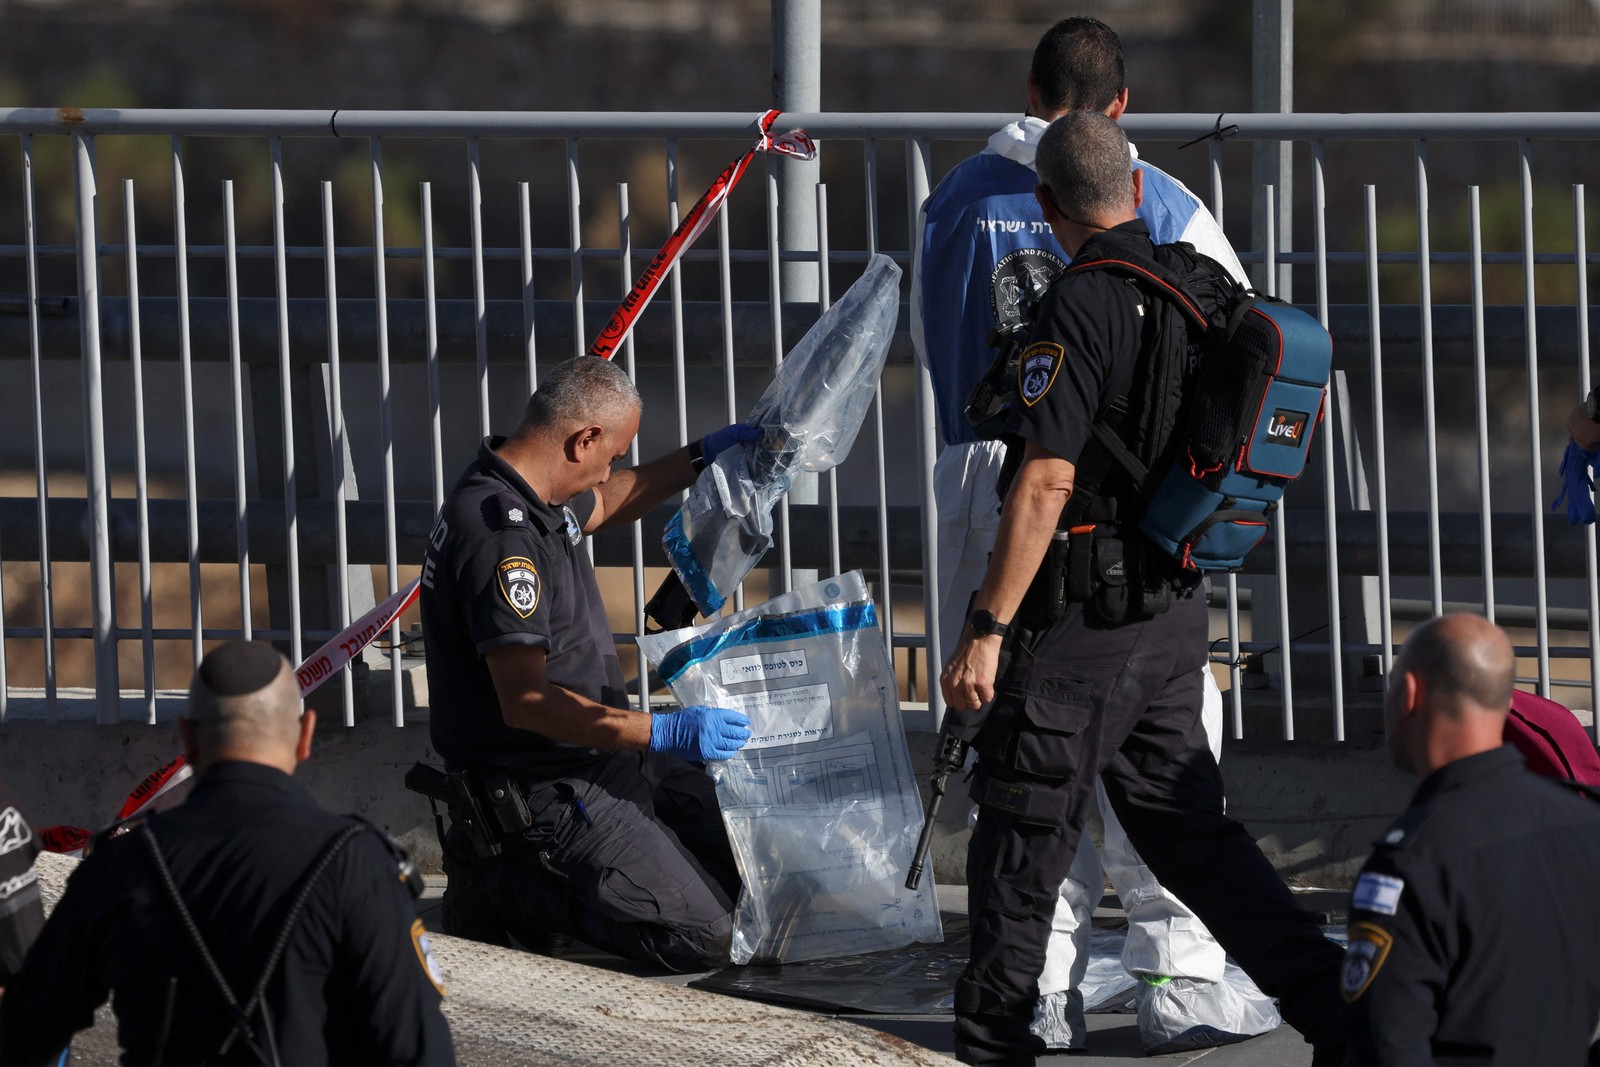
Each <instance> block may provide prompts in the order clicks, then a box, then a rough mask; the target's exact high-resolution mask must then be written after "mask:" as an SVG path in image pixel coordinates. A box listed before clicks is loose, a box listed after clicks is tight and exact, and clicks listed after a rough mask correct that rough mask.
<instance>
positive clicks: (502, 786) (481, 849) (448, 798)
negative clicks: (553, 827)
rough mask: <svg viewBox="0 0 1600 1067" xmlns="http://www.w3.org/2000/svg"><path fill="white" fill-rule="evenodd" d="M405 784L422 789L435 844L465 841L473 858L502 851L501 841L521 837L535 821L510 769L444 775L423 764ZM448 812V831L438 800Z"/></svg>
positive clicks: (488, 855) (408, 772) (484, 857)
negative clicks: (434, 835) (431, 817)
mask: <svg viewBox="0 0 1600 1067" xmlns="http://www.w3.org/2000/svg"><path fill="white" fill-rule="evenodd" d="M405 781H406V788H407V789H410V790H411V791H412V792H415V793H421V794H422V795H423V796H425V797H427V798H428V803H429V804H430V805H431V806H433V816H434V829H435V831H436V832H437V833H438V835H439V847H440V848H443V849H447V850H448V849H449V848H450V844H449V842H451V841H459V840H461V839H463V838H464V839H465V840H466V842H467V844H468V846H469V848H470V850H471V852H472V857H473V858H474V859H488V858H490V857H491V856H498V855H499V854H500V850H501V846H502V842H504V841H505V840H506V839H507V838H512V837H516V836H518V835H520V834H521V833H522V832H523V831H524V830H526V829H527V828H528V827H530V826H532V825H533V813H532V812H531V811H529V809H528V801H527V798H526V797H525V796H524V795H523V790H522V786H521V785H520V783H519V782H518V781H517V778H516V776H515V775H513V774H512V773H511V772H510V771H507V770H503V769H500V768H494V769H490V770H487V771H478V772H473V771H450V772H449V773H446V772H444V771H441V770H439V769H438V768H437V767H430V766H428V765H427V764H426V763H418V764H416V765H414V766H413V767H412V768H411V769H410V770H409V771H407V772H406V779H405ZM439 802H443V803H444V805H445V807H446V809H447V810H448V811H449V813H450V828H451V832H450V833H448V834H446V833H445V830H444V821H443V820H442V819H441V818H440V817H439V809H438V806H437V805H438V803H439Z"/></svg>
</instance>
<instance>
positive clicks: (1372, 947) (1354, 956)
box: [1339, 922, 1394, 1004]
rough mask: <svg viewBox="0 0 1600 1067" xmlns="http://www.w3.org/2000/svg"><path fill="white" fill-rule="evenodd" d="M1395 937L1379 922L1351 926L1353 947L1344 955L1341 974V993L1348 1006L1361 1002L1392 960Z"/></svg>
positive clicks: (1350, 946)
mask: <svg viewBox="0 0 1600 1067" xmlns="http://www.w3.org/2000/svg"><path fill="white" fill-rule="evenodd" d="M1393 945H1394V935H1393V934H1391V933H1389V931H1387V930H1385V929H1384V928H1383V927H1381V926H1378V925H1377V924H1376V923H1365V922H1363V923H1352V924H1351V925H1350V944H1349V947H1347V948H1346V949H1345V953H1344V969H1343V970H1342V971H1341V972H1340V975H1339V993H1340V995H1341V996H1343V997H1344V1002H1345V1003H1346V1004H1353V1003H1355V1002H1356V1001H1357V1000H1359V999H1361V994H1363V993H1365V992H1366V991H1367V987H1368V986H1370V985H1372V980H1373V979H1374V978H1376V977H1377V976H1378V971H1379V970H1380V969H1381V968H1382V967H1383V961H1384V960H1386V959H1388V958H1389V949H1390V948H1391V947H1392V946H1393Z"/></svg>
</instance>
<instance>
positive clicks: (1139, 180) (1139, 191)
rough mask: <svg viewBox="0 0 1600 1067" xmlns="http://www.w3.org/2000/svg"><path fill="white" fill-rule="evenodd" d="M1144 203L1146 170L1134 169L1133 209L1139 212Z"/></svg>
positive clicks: (1141, 168)
mask: <svg viewBox="0 0 1600 1067" xmlns="http://www.w3.org/2000/svg"><path fill="white" fill-rule="evenodd" d="M1143 203H1144V168H1143V167H1134V168H1133V207H1134V210H1136V211H1137V210H1138V209H1139V206H1140V205H1141V204H1143Z"/></svg>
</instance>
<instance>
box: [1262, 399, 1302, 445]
mask: <svg viewBox="0 0 1600 1067" xmlns="http://www.w3.org/2000/svg"><path fill="white" fill-rule="evenodd" d="M1309 418H1310V416H1309V415H1307V414H1306V413H1305V412H1304V411H1287V410H1285V409H1283V408H1279V409H1278V410H1277V411H1274V412H1273V413H1272V419H1271V421H1270V422H1268V423H1267V443H1268V444H1273V445H1284V446H1286V447H1289V448H1298V447H1299V446H1300V437H1301V435H1302V434H1304V433H1305V430H1306V422H1307V420H1308V419H1309Z"/></svg>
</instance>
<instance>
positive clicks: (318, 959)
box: [0, 642, 455, 1064]
mask: <svg viewBox="0 0 1600 1067" xmlns="http://www.w3.org/2000/svg"><path fill="white" fill-rule="evenodd" d="M178 725H179V729H180V730H181V732H182V735H183V741H184V748H185V752H186V754H187V757H188V759H189V761H190V763H191V764H192V765H193V766H194V768H195V770H196V771H197V772H198V774H199V778H198V779H197V780H196V782H195V785H194V790H193V792H192V793H191V794H190V795H189V798H188V800H187V801H185V802H184V803H183V804H182V805H180V806H178V807H176V808H174V809H172V810H171V811H167V812H162V813H160V814H157V815H153V816H151V817H150V818H149V819H148V820H147V821H145V822H143V823H141V824H139V825H137V826H136V827H133V828H132V829H131V830H130V831H129V832H126V833H120V834H118V835H116V836H113V837H111V838H110V839H109V840H106V841H104V842H103V843H101V844H100V845H99V846H98V847H97V848H95V850H94V851H93V853H92V854H91V855H90V856H89V857H88V859H86V860H84V861H83V863H82V865H80V866H79V867H78V869H77V870H76V871H75V872H74V873H73V875H72V878H71V880H70V881H69V882H68V883H67V890H66V893H65V894H63V896H62V898H61V902H60V903H59V904H58V905H57V906H56V909H55V911H54V912H53V913H52V915H51V916H50V921H49V922H47V923H46V924H45V928H44V931H43V932H42V933H41V934H40V935H39V939H38V940H37V941H36V942H35V943H34V946H33V949H32V951H30V952H29V954H28V957H27V961H26V962H25V963H24V965H23V968H22V970H21V972H20V973H19V974H18V975H17V977H16V980H15V982H14V983H13V984H12V985H11V986H10V987H8V988H7V989H6V992H5V996H4V997H0V1063H46V1062H50V1061H52V1060H53V1059H54V1058H55V1057H56V1056H58V1055H59V1054H60V1053H61V1050H62V1049H63V1048H64V1047H66V1044H67V1042H68V1041H69V1040H70V1039H71V1037H72V1035H73V1033H75V1032H76V1031H78V1030H81V1029H83V1028H85V1027H87V1026H90V1025H91V1024H92V1023H93V1021H94V1011H95V1009H96V1008H97V1007H99V1006H100V1004H102V1003H103V1002H104V1001H105V999H106V994H107V992H108V991H109V992H111V993H112V994H113V1003H112V1006H113V1008H114V1009H115V1011H116V1014H117V1036H118V1040H119V1041H120V1043H121V1045H122V1048H123V1050H124V1051H123V1061H122V1062H124V1063H173V1064H176V1063H295V1064H300V1063H329V1064H332V1063H349V1064H372V1063H405V1064H441V1063H445V1064H448V1063H454V1062H455V1053H454V1049H453V1048H452V1045H451V1041H450V1031H449V1029H448V1028H447V1027H446V1026H445V1021H444V1016H443V1015H442V1014H441V1013H440V1011H439V1004H440V998H441V996H442V994H443V991H444V990H443V987H442V985H441V984H440V977H439V974H438V971H437V968H435V967H434V965H433V963H432V959H431V956H430V954H429V949H428V940H427V935H426V934H425V933H424V932H423V930H422V924H421V923H420V922H419V921H418V920H417V919H416V916H415V911H414V909H413V896H412V893H411V892H408V889H407V880H406V878H405V875H406V874H408V873H412V874H414V868H413V867H411V865H410V861H409V860H408V859H407V858H406V857H405V853H404V852H402V851H401V850H400V849H399V846H397V845H395V844H394V843H393V842H392V841H390V840H389V839H388V838H387V837H385V836H384V835H383V834H381V832H379V831H378V830H376V829H375V828H374V827H373V826H371V825H370V824H369V823H366V822H364V821H362V820H359V819H351V818H346V817H342V816H337V815H332V814H329V813H328V812H325V811H323V810H322V809H321V808H319V807H317V805H316V803H315V802H314V801H312V799H311V798H310V796H309V795H307V794H306V792H305V790H304V789H302V788H301V787H300V786H298V785H296V784H295V783H294V781H293V780H292V779H291V778H290V775H291V774H292V773H293V771H294V768H295V764H296V763H298V762H299V761H300V760H303V759H305V758H306V757H307V755H309V753H310V750H311V735H312V731H313V730H314V729H315V726H316V713H315V712H313V711H310V710H307V711H305V713H304V714H303V715H302V714H301V710H300V697H299V689H298V687H297V686H296V683H295V677H294V671H293V670H291V669H290V667H289V664H288V661H287V660H285V659H284V658H283V657H282V656H281V655H279V654H278V653H277V652H275V651H273V649H272V647H271V646H270V645H266V644H254V643H246V642H233V643H230V644H225V645H222V646H220V647H219V648H217V649H215V650H213V651H212V652H211V653H210V654H209V655H207V656H206V657H205V659H204V660H202V661H201V663H200V668H199V670H198V671H196V672H195V679H194V685H193V687H192V688H191V689H190V692H189V704H188V707H187V708H186V709H185V711H184V714H183V718H182V719H180V720H179V724H178Z"/></svg>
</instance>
